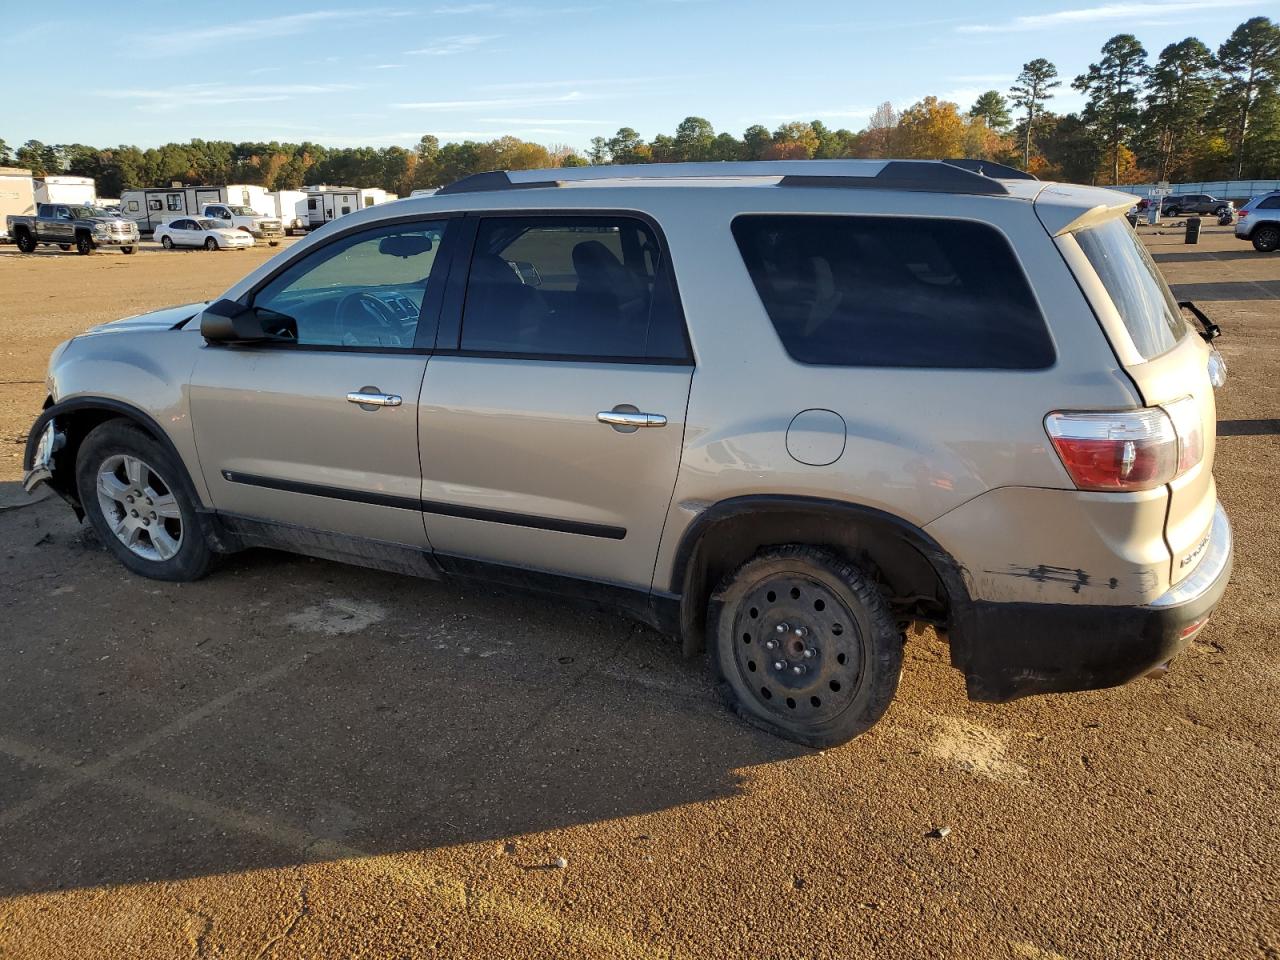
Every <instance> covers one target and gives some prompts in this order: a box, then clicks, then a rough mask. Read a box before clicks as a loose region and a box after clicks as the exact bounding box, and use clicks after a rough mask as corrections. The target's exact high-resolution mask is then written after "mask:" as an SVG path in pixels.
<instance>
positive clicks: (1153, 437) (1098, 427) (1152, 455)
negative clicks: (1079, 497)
mask: <svg viewBox="0 0 1280 960" xmlns="http://www.w3.org/2000/svg"><path fill="white" fill-rule="evenodd" d="M1044 427H1045V430H1046V431H1047V432H1048V434H1049V439H1050V440H1051V441H1052V442H1053V448H1054V449H1055V450H1057V451H1058V457H1059V458H1060V459H1061V460H1062V465H1063V466H1064V467H1066V468H1067V473H1069V474H1070V475H1071V479H1072V480H1073V481H1074V482H1075V485H1076V486H1077V487H1079V488H1080V489H1081V490H1105V491H1117V490H1151V489H1153V488H1155V487H1158V486H1161V485H1162V484H1166V483H1168V482H1169V481H1170V480H1172V479H1173V478H1174V477H1175V476H1176V475H1177V472H1178V435H1177V434H1176V433H1175V432H1174V428H1173V421H1172V420H1170V419H1169V416H1168V415H1167V414H1166V413H1165V412H1164V411H1163V410H1159V409H1156V408H1153V407H1147V408H1144V409H1142V410H1123V411H1116V412H1114V413H1051V414H1049V415H1048V416H1047V417H1045V418H1044Z"/></svg>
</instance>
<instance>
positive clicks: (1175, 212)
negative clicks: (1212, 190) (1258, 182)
mask: <svg viewBox="0 0 1280 960" xmlns="http://www.w3.org/2000/svg"><path fill="white" fill-rule="evenodd" d="M1160 212H1161V213H1162V214H1164V216H1166V217H1178V216H1181V215H1182V214H1184V213H1187V214H1192V215H1194V216H1199V217H1209V216H1213V217H1218V218H1219V219H1221V218H1224V217H1226V216H1227V215H1228V214H1231V213H1234V212H1235V205H1234V204H1233V203H1232V202H1231V201H1230V200H1219V199H1218V198H1217V197H1211V196H1209V195H1208V194H1207V193H1184V194H1179V195H1178V196H1176V197H1165V198H1164V200H1163V201H1161V206H1160Z"/></svg>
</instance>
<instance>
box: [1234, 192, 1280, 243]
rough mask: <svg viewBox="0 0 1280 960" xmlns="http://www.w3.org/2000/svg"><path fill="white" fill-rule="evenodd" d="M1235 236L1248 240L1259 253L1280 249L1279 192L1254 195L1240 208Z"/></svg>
mask: <svg viewBox="0 0 1280 960" xmlns="http://www.w3.org/2000/svg"><path fill="white" fill-rule="evenodd" d="M1236 238H1237V239H1239V240H1248V241H1249V242H1250V243H1252V244H1253V249H1255V250H1257V251H1259V252H1260V253H1271V252H1272V251H1273V250H1276V249H1280V192H1277V193H1268V194H1266V195H1265V196H1261V197H1254V198H1253V199H1252V200H1250V201H1249V202H1248V203H1246V204H1245V205H1244V206H1243V207H1241V208H1240V218H1239V219H1238V220H1237V221H1236Z"/></svg>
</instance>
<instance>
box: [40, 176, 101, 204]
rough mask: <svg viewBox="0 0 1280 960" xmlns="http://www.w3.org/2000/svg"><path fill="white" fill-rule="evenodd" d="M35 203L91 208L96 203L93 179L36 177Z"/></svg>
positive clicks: (95, 189)
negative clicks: (75, 205) (80, 205)
mask: <svg viewBox="0 0 1280 960" xmlns="http://www.w3.org/2000/svg"><path fill="white" fill-rule="evenodd" d="M35 190H36V203H69V204H70V203H74V204H83V205H84V206H89V207H92V206H94V205H96V204H97V202H98V188H97V185H96V184H94V182H93V177H64V176H56V177H36V178H35Z"/></svg>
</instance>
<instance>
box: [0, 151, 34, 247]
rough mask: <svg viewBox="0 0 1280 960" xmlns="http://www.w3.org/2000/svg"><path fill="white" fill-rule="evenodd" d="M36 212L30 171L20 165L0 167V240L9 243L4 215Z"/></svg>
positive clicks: (13, 215) (20, 215)
mask: <svg viewBox="0 0 1280 960" xmlns="http://www.w3.org/2000/svg"><path fill="white" fill-rule="evenodd" d="M35 212H36V196H35V187H34V186H33V184H32V179H31V171H30V170H23V169H22V168H21V167H0V242H3V243H9V242H11V241H12V238H11V237H10V236H9V230H8V227H6V226H5V222H6V221H5V218H6V217H27V216H31V215H33V214H34V213H35Z"/></svg>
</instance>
